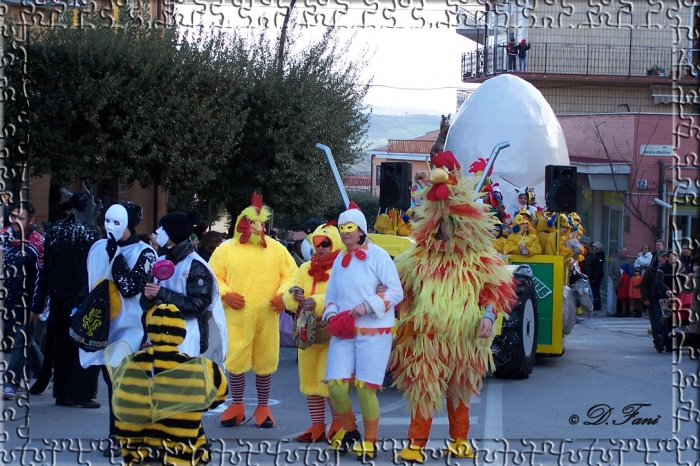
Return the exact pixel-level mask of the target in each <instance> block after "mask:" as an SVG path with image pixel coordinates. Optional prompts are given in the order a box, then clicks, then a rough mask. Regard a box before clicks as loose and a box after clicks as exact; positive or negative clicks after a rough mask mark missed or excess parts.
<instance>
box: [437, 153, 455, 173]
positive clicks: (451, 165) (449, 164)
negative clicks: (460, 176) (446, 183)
mask: <svg viewBox="0 0 700 466" xmlns="http://www.w3.org/2000/svg"><path fill="white" fill-rule="evenodd" d="M433 165H435V166H436V167H446V168H447V169H448V170H450V171H452V170H454V169H455V168H456V169H457V170H459V169H460V168H462V167H461V166H460V165H459V162H457V159H456V158H455V155H454V154H453V153H452V151H449V150H448V151H445V152H440V153H439V154H438V155H436V156H435V157H433Z"/></svg>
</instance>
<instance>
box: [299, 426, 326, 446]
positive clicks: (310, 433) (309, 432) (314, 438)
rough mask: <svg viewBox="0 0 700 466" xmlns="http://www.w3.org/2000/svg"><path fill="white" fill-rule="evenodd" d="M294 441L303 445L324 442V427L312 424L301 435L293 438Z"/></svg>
mask: <svg viewBox="0 0 700 466" xmlns="http://www.w3.org/2000/svg"><path fill="white" fill-rule="evenodd" d="M295 440H298V441H300V442H305V443H314V442H324V441H325V440H326V425H325V424H313V425H311V427H309V428H308V429H306V430H305V431H304V432H303V433H302V434H301V435H299V436H297V437H295Z"/></svg>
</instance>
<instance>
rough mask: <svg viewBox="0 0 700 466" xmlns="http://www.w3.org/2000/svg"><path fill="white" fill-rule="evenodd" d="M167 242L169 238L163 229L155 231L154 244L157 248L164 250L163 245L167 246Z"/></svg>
mask: <svg viewBox="0 0 700 466" xmlns="http://www.w3.org/2000/svg"><path fill="white" fill-rule="evenodd" d="M168 240H170V237H169V236H168V234H167V233H166V232H165V230H164V229H163V227H160V228H158V229H157V230H156V244H157V245H158V246H160V247H161V248H164V247H165V245H166V244H167V242H168Z"/></svg>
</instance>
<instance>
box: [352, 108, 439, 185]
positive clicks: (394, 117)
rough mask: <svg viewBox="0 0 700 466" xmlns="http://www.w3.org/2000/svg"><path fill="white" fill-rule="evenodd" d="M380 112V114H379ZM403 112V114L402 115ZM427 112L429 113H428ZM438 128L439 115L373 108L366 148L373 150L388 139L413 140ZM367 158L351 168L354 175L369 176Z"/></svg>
mask: <svg viewBox="0 0 700 466" xmlns="http://www.w3.org/2000/svg"><path fill="white" fill-rule="evenodd" d="M379 112H382V113H379ZM402 112H403V113H402ZM428 112H429V111H428ZM439 128H440V114H439V113H435V114H429V113H421V114H410V113H406V110H402V109H394V108H391V107H386V108H384V107H382V108H376V107H375V108H374V110H373V113H372V114H371V115H370V121H369V128H368V131H367V147H368V148H369V149H373V148H376V147H379V146H384V145H386V144H387V141H388V140H389V139H413V138H415V137H418V136H422V135H424V134H425V133H429V132H430V131H435V130H436V129H439ZM370 170H371V166H370V160H369V156H368V155H366V156H364V157H363V158H362V160H361V161H359V162H358V163H356V164H355V165H353V166H352V168H351V169H350V171H351V172H352V173H354V174H369V172H370Z"/></svg>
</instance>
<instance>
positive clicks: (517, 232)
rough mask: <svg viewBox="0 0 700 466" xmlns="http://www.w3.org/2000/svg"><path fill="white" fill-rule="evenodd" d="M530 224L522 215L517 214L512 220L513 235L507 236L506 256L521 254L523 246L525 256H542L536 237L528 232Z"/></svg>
mask: <svg viewBox="0 0 700 466" xmlns="http://www.w3.org/2000/svg"><path fill="white" fill-rule="evenodd" d="M529 225H530V222H529V221H528V220H527V219H526V218H525V217H524V216H522V215H520V214H518V215H516V216H515V219H513V233H511V234H510V235H508V254H523V251H522V250H521V248H522V247H523V246H524V247H525V249H526V251H527V255H529V256H534V255H536V254H542V246H540V240H539V239H538V238H537V236H536V235H533V234H532V233H530V232H529V230H528V228H529Z"/></svg>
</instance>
